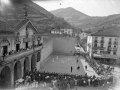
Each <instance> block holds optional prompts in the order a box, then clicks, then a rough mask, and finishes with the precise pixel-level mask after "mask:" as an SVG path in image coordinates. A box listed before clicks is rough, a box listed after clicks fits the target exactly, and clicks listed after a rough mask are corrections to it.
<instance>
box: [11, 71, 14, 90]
mask: <svg viewBox="0 0 120 90" xmlns="http://www.w3.org/2000/svg"><path fill="white" fill-rule="evenodd" d="M11 88H14V70H13V71H11Z"/></svg>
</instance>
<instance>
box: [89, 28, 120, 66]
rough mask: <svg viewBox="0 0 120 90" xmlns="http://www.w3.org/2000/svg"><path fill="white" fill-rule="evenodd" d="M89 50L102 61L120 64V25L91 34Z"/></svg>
mask: <svg viewBox="0 0 120 90" xmlns="http://www.w3.org/2000/svg"><path fill="white" fill-rule="evenodd" d="M87 52H89V55H90V56H91V57H93V58H94V59H96V60H98V61H100V62H105V63H117V64H120V27H117V26H112V27H109V28H106V29H104V30H100V31H98V32H96V33H93V34H91V35H89V36H88V38H87Z"/></svg>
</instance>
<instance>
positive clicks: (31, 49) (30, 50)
mask: <svg viewBox="0 0 120 90" xmlns="http://www.w3.org/2000/svg"><path fill="white" fill-rule="evenodd" d="M42 48H43V46H42V43H41V44H39V45H34V46H31V47H29V48H27V49H26V48H25V49H20V50H18V51H13V50H12V51H10V52H9V53H8V54H7V55H5V56H3V57H4V61H5V62H10V61H11V60H15V59H18V58H20V57H23V56H26V55H29V54H30V53H33V52H34V51H38V50H40V49H42Z"/></svg>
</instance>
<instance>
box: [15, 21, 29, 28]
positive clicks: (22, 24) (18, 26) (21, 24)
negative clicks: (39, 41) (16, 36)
mask: <svg viewBox="0 0 120 90" xmlns="http://www.w3.org/2000/svg"><path fill="white" fill-rule="evenodd" d="M28 21H29V20H28V19H24V20H22V21H20V22H19V23H18V24H17V25H16V26H15V29H16V30H19V29H20V28H21V27H23V26H24V25H25V24H26V23H27V22H28Z"/></svg>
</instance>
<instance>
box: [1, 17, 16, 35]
mask: <svg viewBox="0 0 120 90" xmlns="http://www.w3.org/2000/svg"><path fill="white" fill-rule="evenodd" d="M0 31H4V32H5V31H6V33H7V31H14V29H13V27H12V26H10V25H9V23H7V22H6V20H5V19H2V18H0Z"/></svg>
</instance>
